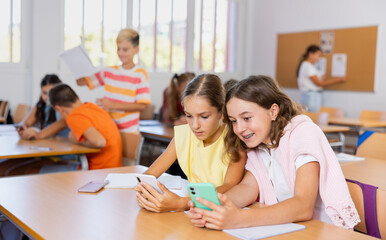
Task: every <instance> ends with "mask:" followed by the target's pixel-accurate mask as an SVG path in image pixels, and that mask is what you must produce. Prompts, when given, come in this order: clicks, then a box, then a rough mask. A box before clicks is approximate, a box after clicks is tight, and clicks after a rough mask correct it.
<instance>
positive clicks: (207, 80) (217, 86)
mask: <svg viewBox="0 0 386 240" xmlns="http://www.w3.org/2000/svg"><path fill="white" fill-rule="evenodd" d="M189 96H199V97H203V98H205V99H206V100H208V102H209V104H210V105H211V106H212V107H215V108H216V109H217V111H219V112H221V113H223V110H224V106H225V89H224V86H223V85H222V82H221V79H220V78H219V77H218V76H217V75H214V74H201V75H198V76H197V77H195V78H193V80H192V81H190V82H189V83H188V85H186V88H185V91H184V94H183V96H182V104H183V103H184V99H185V98H186V97H189Z"/></svg>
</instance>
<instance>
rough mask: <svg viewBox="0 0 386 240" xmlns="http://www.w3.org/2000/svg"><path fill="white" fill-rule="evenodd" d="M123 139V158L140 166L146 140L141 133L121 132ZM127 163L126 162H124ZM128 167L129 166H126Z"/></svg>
mask: <svg viewBox="0 0 386 240" xmlns="http://www.w3.org/2000/svg"><path fill="white" fill-rule="evenodd" d="M121 139H122V157H123V158H126V159H128V163H129V161H131V162H134V161H135V164H136V165H138V164H139V163H140V159H141V151H142V145H143V141H144V138H143V137H142V135H141V134H139V133H123V132H121ZM124 162H125V161H124ZM124 165H128V164H124Z"/></svg>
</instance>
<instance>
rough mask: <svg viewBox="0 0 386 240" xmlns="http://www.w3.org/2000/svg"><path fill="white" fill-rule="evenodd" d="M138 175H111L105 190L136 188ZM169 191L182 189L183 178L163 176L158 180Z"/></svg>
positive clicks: (108, 176) (107, 178) (108, 177)
mask: <svg viewBox="0 0 386 240" xmlns="http://www.w3.org/2000/svg"><path fill="white" fill-rule="evenodd" d="M138 175H141V174H138V173H109V174H108V175H107V177H106V179H105V180H108V181H109V184H107V185H106V186H105V188H134V187H135V186H137V184H138V180H137V178H136V176H138ZM157 180H158V181H159V182H161V183H162V184H163V185H165V187H167V188H168V189H181V187H182V184H181V177H180V176H173V175H170V174H162V175H161V176H160V177H159V178H158V179H157Z"/></svg>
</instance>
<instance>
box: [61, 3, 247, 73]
mask: <svg viewBox="0 0 386 240" xmlns="http://www.w3.org/2000/svg"><path fill="white" fill-rule="evenodd" d="M133 1H134V0H127V16H126V20H127V21H126V24H127V27H129V28H130V27H133ZM174 1H177V0H174ZM195 1H202V0H187V22H186V31H187V33H186V44H185V58H186V60H185V69H181V70H180V72H184V71H193V72H195V73H196V74H201V73H215V74H217V75H220V76H224V79H226V78H233V77H235V76H239V75H240V73H241V72H242V69H241V66H240V64H238V63H240V60H242V55H243V53H244V52H243V51H241V50H242V48H241V47H242V38H241V37H240V36H242V34H241V33H242V31H243V29H242V26H243V23H244V19H243V18H242V17H241V16H242V14H240V11H242V10H243V8H244V6H243V5H244V4H243V2H242V1H239V0H229V2H228V5H229V4H231V3H232V2H233V3H236V4H237V6H236V9H235V14H236V16H235V19H236V24H232V26H233V27H234V29H233V32H234V33H236V35H235V36H234V39H233V41H232V43H230V42H229V40H230V39H229V38H230V37H231V36H230V35H229V34H227V52H226V55H227V56H226V58H227V61H226V62H225V64H226V66H225V67H226V71H223V72H214V68H215V65H214V64H213V66H212V69H211V71H203V70H201V69H198V66H195V64H194V21H195V16H194V15H195ZM214 1H216V2H217V0H214ZM172 2H173V0H172ZM61 4H62V9H63V11H62V14H63V16H62V18H61V19H62V20H61V21H62V26H63V31H61V34H62V36H61V38H60V39H61V43H60V45H61V48H62V50H64V35H65V33H64V24H65V23H64V16H65V13H64V11H65V10H64V6H65V0H62V1H61ZM155 5H157V0H155ZM156 10H157V9H155V12H156ZM228 14H229V7H228ZM171 19H173V17H172V18H171ZM155 20H156V18H155ZM228 21H230V19H228ZM156 25H157V24H155V26H154V34H155V36H154V37H155V38H154V52H156ZM232 26H231V25H230V24H227V28H228V29H227V32H228V31H229V28H230V27H232ZM171 27H172V25H171ZM215 27H216V26H215ZM138 31H140V29H138ZM172 34H173V33H172V30H171V35H170V42H171V43H172V41H173V40H172ZM200 35H201V34H200ZM83 38H84V37H83ZM102 44H103V43H102ZM213 44H215V42H214V43H213ZM230 44H232V45H233V48H234V49H232V48H231V46H228V45H230ZM171 46H172V45H171ZM170 52H171V53H172V48H171V49H170ZM213 52H214V54H216V50H215V48H214V49H213ZM232 53H233V56H234V58H232V59H229V54H232ZM172 57H173V56H172V55H171V54H170V57H169V58H170V61H171V59H172ZM214 57H215V55H214ZM156 59H157V58H156V53H155V56H154V59H153V64H152V65H153V68H152V69H147V71H148V72H149V73H157V74H161V75H163V76H170V74H172V73H173V72H172V71H171V68H172V64H170V65H169V67H168V71H162V70H154V67H156ZM138 62H139V64H140V58H138ZM214 62H215V58H213V63H214ZM62 64H63V63H60V66H61V65H62ZM232 65H233V66H232ZM97 67H98V66H97ZM99 67H103V66H102V65H100V66H99ZM60 68H61V69H63V67H60ZM229 70H231V71H229ZM232 70H233V71H232Z"/></svg>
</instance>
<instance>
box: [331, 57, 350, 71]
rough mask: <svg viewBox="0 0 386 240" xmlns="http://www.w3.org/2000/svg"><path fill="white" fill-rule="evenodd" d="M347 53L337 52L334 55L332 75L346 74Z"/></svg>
mask: <svg viewBox="0 0 386 240" xmlns="http://www.w3.org/2000/svg"><path fill="white" fill-rule="evenodd" d="M346 65H347V54H344V53H336V54H333V55H332V69H331V76H332V77H344V76H346Z"/></svg>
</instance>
